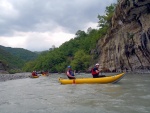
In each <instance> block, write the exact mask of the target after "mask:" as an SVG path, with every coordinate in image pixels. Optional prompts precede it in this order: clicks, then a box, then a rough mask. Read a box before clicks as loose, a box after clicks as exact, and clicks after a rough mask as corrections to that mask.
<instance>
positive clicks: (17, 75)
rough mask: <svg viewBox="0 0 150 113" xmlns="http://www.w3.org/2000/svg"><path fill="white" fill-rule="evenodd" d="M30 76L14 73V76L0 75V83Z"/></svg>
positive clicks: (29, 74) (28, 74)
mask: <svg viewBox="0 0 150 113" xmlns="http://www.w3.org/2000/svg"><path fill="white" fill-rule="evenodd" d="M30 76H31V73H15V74H4V73H0V82H3V81H7V80H15V79H23V78H29V77H30Z"/></svg>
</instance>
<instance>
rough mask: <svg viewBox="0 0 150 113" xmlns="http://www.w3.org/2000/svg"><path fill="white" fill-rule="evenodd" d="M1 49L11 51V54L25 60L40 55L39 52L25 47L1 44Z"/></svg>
mask: <svg viewBox="0 0 150 113" xmlns="http://www.w3.org/2000/svg"><path fill="white" fill-rule="evenodd" d="M0 49H3V50H5V51H7V52H9V53H10V54H11V55H13V56H16V57H18V58H20V59H22V60H24V61H30V60H34V59H36V58H37V56H38V53H37V52H31V51H29V50H26V49H23V48H11V47H4V46H1V45H0Z"/></svg>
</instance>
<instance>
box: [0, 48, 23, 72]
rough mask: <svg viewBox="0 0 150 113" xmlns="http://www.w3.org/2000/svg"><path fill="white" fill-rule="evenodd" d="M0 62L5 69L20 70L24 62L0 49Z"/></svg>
mask: <svg viewBox="0 0 150 113" xmlns="http://www.w3.org/2000/svg"><path fill="white" fill-rule="evenodd" d="M0 62H2V63H3V64H4V65H5V66H6V67H7V69H12V68H21V67H22V66H23V65H24V63H25V61H24V60H22V59H20V58H18V57H16V56H14V55H12V54H10V53H9V52H7V51H5V50H3V49H1V48H0Z"/></svg>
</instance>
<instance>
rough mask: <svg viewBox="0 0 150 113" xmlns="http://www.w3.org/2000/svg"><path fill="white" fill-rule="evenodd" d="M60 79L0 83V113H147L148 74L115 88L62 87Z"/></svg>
mask: <svg viewBox="0 0 150 113" xmlns="http://www.w3.org/2000/svg"><path fill="white" fill-rule="evenodd" d="M60 76H61V77H63V76H64V75H63V74H52V75H50V76H48V77H44V76H40V77H39V78H36V79H32V78H25V79H16V80H9V81H5V82H0V113H150V74H126V76H124V78H123V79H122V80H121V81H119V82H118V83H116V84H71V85H61V84H60V83H59V82H58V77H60ZM88 76H90V75H89V74H81V75H77V77H88Z"/></svg>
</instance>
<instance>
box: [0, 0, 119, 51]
mask: <svg viewBox="0 0 150 113" xmlns="http://www.w3.org/2000/svg"><path fill="white" fill-rule="evenodd" d="M116 1H117V0H0V45H3V46H6V47H17V48H24V49H28V50H30V51H43V50H48V49H49V48H51V47H52V45H55V46H56V47H59V46H60V45H61V44H62V43H64V42H65V41H68V40H70V39H71V38H74V37H75V33H76V32H77V31H78V30H84V31H86V30H87V29H88V28H89V27H92V28H97V25H98V18H97V16H98V14H99V15H103V14H104V12H105V8H106V6H109V5H110V4H111V3H115V2H116Z"/></svg>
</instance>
